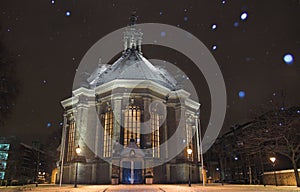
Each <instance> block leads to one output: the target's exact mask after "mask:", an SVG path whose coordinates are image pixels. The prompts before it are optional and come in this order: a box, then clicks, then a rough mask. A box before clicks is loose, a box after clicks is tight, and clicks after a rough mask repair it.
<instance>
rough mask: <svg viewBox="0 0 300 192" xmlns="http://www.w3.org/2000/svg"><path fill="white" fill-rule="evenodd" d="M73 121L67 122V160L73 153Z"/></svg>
mask: <svg viewBox="0 0 300 192" xmlns="http://www.w3.org/2000/svg"><path fill="white" fill-rule="evenodd" d="M75 126H76V125H75V121H74V120H71V122H70V123H69V132H68V153H67V161H71V160H72V158H73V154H74V150H75V149H74V147H75Z"/></svg>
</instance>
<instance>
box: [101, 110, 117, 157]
mask: <svg viewBox="0 0 300 192" xmlns="http://www.w3.org/2000/svg"><path fill="white" fill-rule="evenodd" d="M113 122H114V114H113V111H112V110H111V108H110V107H109V108H108V109H107V111H106V112H105V114H104V142H103V157H111V152H112V136H113Z"/></svg>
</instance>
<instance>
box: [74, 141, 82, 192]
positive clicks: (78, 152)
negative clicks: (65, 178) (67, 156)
mask: <svg viewBox="0 0 300 192" xmlns="http://www.w3.org/2000/svg"><path fill="white" fill-rule="evenodd" d="M75 151H76V168H75V182H74V187H77V174H78V155H79V154H80V153H81V149H80V147H79V145H78V146H77V147H76V149H75Z"/></svg>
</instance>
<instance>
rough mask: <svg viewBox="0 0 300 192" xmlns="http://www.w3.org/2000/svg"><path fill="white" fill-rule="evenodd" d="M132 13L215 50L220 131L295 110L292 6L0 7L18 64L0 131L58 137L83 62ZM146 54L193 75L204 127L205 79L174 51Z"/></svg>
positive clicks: (297, 81) (4, 37)
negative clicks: (222, 106)
mask: <svg viewBox="0 0 300 192" xmlns="http://www.w3.org/2000/svg"><path fill="white" fill-rule="evenodd" d="M133 10H136V14H137V16H138V23H165V24H169V25H174V26H177V27H180V28H182V29H184V30H187V31H189V32H190V33H192V34H193V35H195V36H196V37H197V38H198V39H200V40H201V41H202V42H203V43H204V44H205V45H206V46H207V47H208V49H210V50H211V52H212V54H213V55H214V57H215V59H216V61H217V63H218V64H219V66H220V69H221V71H222V73H223V76H224V79H225V84H226V88H227V95H228V98H227V100H228V106H227V114H226V119H225V123H224V127H223V132H224V131H226V130H228V128H229V126H230V125H232V124H237V123H243V122H246V121H248V120H250V119H251V118H252V117H253V116H255V115H257V114H258V113H259V111H260V110H261V109H263V108H264V107H265V106H266V105H267V104H268V103H270V100H272V101H275V100H276V101H279V102H284V104H285V106H286V107H288V106H294V105H299V104H300V89H299V85H300V63H299V59H300V1H298V0H281V1H278V0H272V1H267V0H265V1H262V0H251V1H250V0H249V1H246V0H223V1H221V0H218V1H217V0H206V1H202V0H184V1H174V0H173V1H171V0H170V1H168V0H151V1H146V0H135V1H132V0H120V1H117V0H111V1H108V0H105V1H103V0H93V1H86V0H64V1H63V0H53V1H48V0H43V1H41V0H30V1H17V0H2V1H1V3H0V30H1V36H0V41H2V44H4V46H5V48H6V50H8V51H9V52H10V56H11V57H12V58H13V60H14V63H15V66H16V69H15V70H16V73H15V74H14V75H15V78H16V79H17V80H18V89H19V92H18V96H17V99H16V100H15V104H14V108H13V111H12V114H11V116H10V118H8V119H7V121H6V122H5V126H4V127H0V128H1V130H0V132H1V133H0V134H1V135H17V136H19V137H21V138H22V139H24V140H25V141H26V142H31V140H37V139H39V140H41V141H43V140H45V139H46V138H47V137H49V135H50V134H51V133H53V132H55V131H58V130H59V129H60V127H61V125H60V123H61V122H62V114H63V109H62V106H61V105H60V101H61V100H63V99H66V98H68V97H70V96H71V90H72V85H73V79H74V76H75V73H76V69H77V67H78V65H79V63H80V60H81V58H82V57H83V56H84V54H85V53H86V52H87V51H88V49H89V48H90V47H91V46H92V45H93V44H94V43H96V42H97V41H98V40H99V39H100V38H101V37H103V36H104V35H106V34H108V33H110V32H112V31H114V30H117V29H119V28H121V27H125V26H126V25H127V24H128V18H129V16H130V15H131V12H132V11H133ZM120 43H122V42H121V41H120ZM142 49H143V53H144V56H145V57H146V58H160V59H166V60H168V61H169V62H173V63H176V65H177V66H178V67H180V68H181V69H182V70H183V71H184V72H185V73H186V74H187V75H188V76H189V77H190V79H191V80H192V82H193V83H194V84H195V86H196V88H197V91H198V94H199V101H200V103H201V104H202V121H203V124H204V125H206V124H207V121H208V118H209V113H210V95H209V92H208V88H207V84H206V82H205V79H204V78H203V76H201V72H199V71H195V70H193V64H192V63H191V62H190V61H189V60H188V59H187V58H184V57H182V56H180V54H178V53H176V52H174V51H172V50H167V49H163V48H160V47H155V46H144V47H143V48H142ZM161 50H163V51H161Z"/></svg>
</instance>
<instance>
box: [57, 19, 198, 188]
mask: <svg viewBox="0 0 300 192" xmlns="http://www.w3.org/2000/svg"><path fill="white" fill-rule="evenodd" d="M135 20H136V18H135V17H131V24H130V25H129V26H128V28H127V30H126V31H125V33H124V40H123V41H124V52H123V54H122V56H121V57H120V58H119V59H117V60H116V61H115V62H114V63H113V64H112V65H100V66H99V67H98V68H96V69H95V71H94V72H93V73H92V74H91V75H89V76H88V77H87V78H86V82H85V84H83V85H82V86H81V87H80V88H78V89H76V90H74V91H73V94H74V95H73V96H72V97H71V98H68V99H66V100H63V101H62V105H63V107H64V109H65V113H64V130H63V133H62V144H61V147H62V148H61V157H60V165H61V166H63V169H62V167H60V168H59V170H60V171H62V172H60V174H62V182H63V183H73V182H74V179H75V174H76V164H77V163H78V161H77V160H78V159H77V158H78V157H79V156H77V155H76V153H75V149H76V147H77V146H80V148H81V149H82V152H81V153H80V157H84V160H83V161H80V162H79V167H78V183H84V184H88V183H89V184H100V183H110V182H111V178H118V179H119V181H120V182H121V183H143V182H144V179H145V177H147V176H149V175H150V176H153V182H154V183H184V182H188V178H189V167H190V166H191V171H190V174H191V178H192V181H193V182H200V177H201V169H200V165H199V162H200V148H199V147H200V142H199V138H200V137H199V126H198V125H199V111H198V110H199V107H200V104H199V103H198V102H196V101H194V100H192V99H191V98H189V96H190V93H189V92H187V91H185V90H183V89H181V88H179V87H178V86H177V82H176V80H175V79H174V78H173V77H172V76H171V75H170V74H169V73H168V72H167V71H164V70H163V69H160V68H158V67H155V66H154V65H153V64H152V63H150V62H149V61H148V60H147V59H146V58H145V57H144V56H143V54H142V52H141V41H142V33H141V32H140V31H139V30H137V29H136V26H135ZM166 114H167V115H166ZM178 127H181V128H182V129H180V131H181V132H180V133H177V134H178V135H179V136H178V137H176V142H170V140H169V139H170V138H171V137H172V136H173V134H175V132H176V131H177V130H176V129H177V128H178ZM193 133H195V135H193ZM182 146H183V147H182ZM188 148H190V149H192V151H193V152H192V154H191V155H188V153H187V149H188ZM172 150H173V151H174V150H180V151H179V154H178V155H177V156H174V158H172V159H169V155H170V154H171V151H172ZM159 164H160V165H159ZM155 165H159V166H155Z"/></svg>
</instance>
